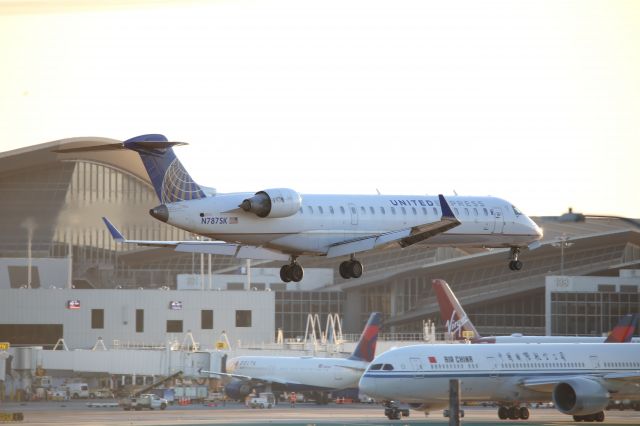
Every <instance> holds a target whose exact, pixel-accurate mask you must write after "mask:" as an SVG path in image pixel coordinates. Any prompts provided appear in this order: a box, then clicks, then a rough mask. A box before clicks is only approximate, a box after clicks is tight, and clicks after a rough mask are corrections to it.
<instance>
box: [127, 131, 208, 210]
mask: <svg viewBox="0 0 640 426" xmlns="http://www.w3.org/2000/svg"><path fill="white" fill-rule="evenodd" d="M123 145H124V147H125V148H127V149H130V150H132V151H136V152H137V153H138V154H139V155H140V158H141V159H142V163H143V164H144V167H145V169H147V173H148V174H149V179H151V183H152V184H153V188H154V189H155V191H156V194H157V195H158V199H159V200H160V202H161V203H162V204H166V203H174V202H176V201H184V200H196V199H199V198H205V197H206V195H205V193H204V191H202V189H201V188H200V186H198V184H197V183H195V182H194V181H193V179H192V178H191V176H189V173H188V172H187V171H186V170H185V168H184V167H183V166H182V163H180V160H178V158H177V157H176V155H175V153H174V152H173V147H174V146H178V145H185V143H183V142H169V141H168V140H167V138H166V137H165V136H164V135H156V134H150V135H141V136H136V137H135V138H131V139H129V140H126V141H124V143H123Z"/></svg>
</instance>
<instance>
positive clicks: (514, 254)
mask: <svg viewBox="0 0 640 426" xmlns="http://www.w3.org/2000/svg"><path fill="white" fill-rule="evenodd" d="M519 255H520V247H511V254H510V255H509V269H511V270H512V271H519V270H520V269H522V262H520V261H519V260H518V256H519Z"/></svg>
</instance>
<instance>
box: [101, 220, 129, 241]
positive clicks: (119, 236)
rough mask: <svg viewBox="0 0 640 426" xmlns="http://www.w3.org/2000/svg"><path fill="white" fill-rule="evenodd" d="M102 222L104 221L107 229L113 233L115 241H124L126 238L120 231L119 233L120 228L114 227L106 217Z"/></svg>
mask: <svg viewBox="0 0 640 426" xmlns="http://www.w3.org/2000/svg"><path fill="white" fill-rule="evenodd" d="M102 220H103V221H104V224H105V225H107V229H108V230H109V232H110V233H111V236H112V237H113V239H114V240H116V241H117V242H122V241H124V237H123V236H122V234H121V233H120V231H118V228H116V227H115V226H113V224H112V223H111V222H109V219H107V218H106V217H103V218H102Z"/></svg>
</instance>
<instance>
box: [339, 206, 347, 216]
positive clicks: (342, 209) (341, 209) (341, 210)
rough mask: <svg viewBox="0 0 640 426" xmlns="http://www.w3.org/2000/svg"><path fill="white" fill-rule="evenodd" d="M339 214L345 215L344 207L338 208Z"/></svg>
mask: <svg viewBox="0 0 640 426" xmlns="http://www.w3.org/2000/svg"><path fill="white" fill-rule="evenodd" d="M340 212H341V213H342V214H345V213H346V212H345V211H344V207H342V206H340Z"/></svg>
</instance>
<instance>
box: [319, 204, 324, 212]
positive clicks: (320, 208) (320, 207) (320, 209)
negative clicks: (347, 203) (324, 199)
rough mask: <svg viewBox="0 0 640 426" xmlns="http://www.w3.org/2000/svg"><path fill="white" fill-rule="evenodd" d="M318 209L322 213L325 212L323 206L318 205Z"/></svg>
mask: <svg viewBox="0 0 640 426" xmlns="http://www.w3.org/2000/svg"><path fill="white" fill-rule="evenodd" d="M318 211H319V212H320V214H324V211H323V210H322V206H318Z"/></svg>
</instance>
